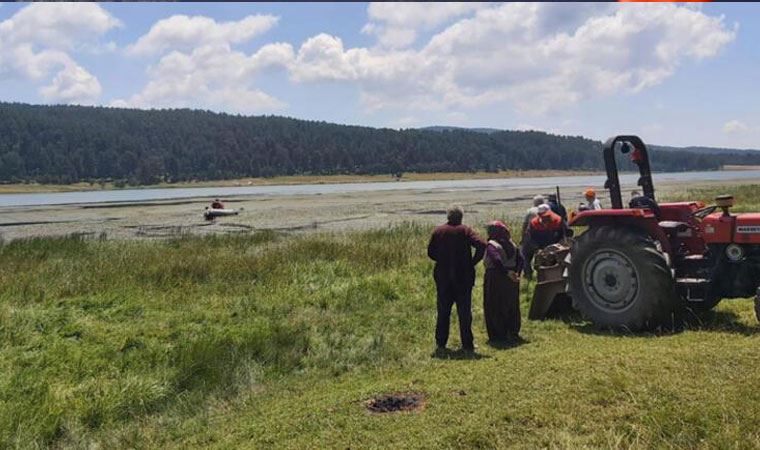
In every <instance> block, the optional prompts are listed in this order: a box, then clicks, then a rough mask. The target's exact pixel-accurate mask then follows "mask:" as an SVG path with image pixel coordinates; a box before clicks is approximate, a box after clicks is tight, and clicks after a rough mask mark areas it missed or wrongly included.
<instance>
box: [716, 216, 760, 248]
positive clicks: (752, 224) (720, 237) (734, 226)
mask: <svg viewBox="0 0 760 450" xmlns="http://www.w3.org/2000/svg"><path fill="white" fill-rule="evenodd" d="M702 227H703V230H704V237H705V242H706V243H708V244H719V243H722V244H727V243H731V242H735V243H737V244H760V213H746V214H736V215H731V216H724V215H723V214H722V213H715V214H710V215H709V216H707V217H705V219H704V220H703V221H702Z"/></svg>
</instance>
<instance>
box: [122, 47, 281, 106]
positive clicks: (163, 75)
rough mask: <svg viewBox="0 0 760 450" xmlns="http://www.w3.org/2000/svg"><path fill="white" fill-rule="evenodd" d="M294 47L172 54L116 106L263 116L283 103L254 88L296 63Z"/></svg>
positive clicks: (166, 56)
mask: <svg viewBox="0 0 760 450" xmlns="http://www.w3.org/2000/svg"><path fill="white" fill-rule="evenodd" d="M293 58H294V56H293V48H292V47H291V46H290V44H284V43H274V44H267V45H265V46H264V47H262V48H261V49H259V50H258V51H257V52H256V53H254V54H253V55H250V56H248V55H245V54H244V53H242V52H239V51H235V50H233V49H232V48H230V46H229V45H226V44H216V45H204V46H201V47H198V48H196V49H194V50H193V51H192V52H190V53H182V52H178V51H173V52H171V53H169V54H167V55H165V56H163V57H162V58H161V59H160V60H159V61H158V63H157V64H156V65H155V66H153V67H151V68H150V69H149V71H148V74H149V77H150V81H149V82H148V84H147V85H146V86H145V87H144V88H143V89H142V91H141V92H139V93H138V94H135V95H133V96H132V97H130V98H129V99H120V100H116V101H114V102H113V103H112V106H131V107H138V108H165V107H200V108H206V109H211V110H215V111H228V112H238V113H246V114H250V113H259V112H268V111H272V110H277V109H282V108H284V107H285V104H284V103H283V102H282V101H280V100H278V99H276V98H274V97H272V96H271V95H269V94H267V93H265V92H262V91H261V90H259V89H257V88H255V87H253V86H252V81H253V80H254V79H255V76H256V75H257V74H259V73H261V72H262V71H265V70H269V69H273V68H277V67H282V66H287V65H289V64H290V63H291V62H292V61H293Z"/></svg>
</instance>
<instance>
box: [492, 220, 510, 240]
mask: <svg viewBox="0 0 760 450" xmlns="http://www.w3.org/2000/svg"><path fill="white" fill-rule="evenodd" d="M487 229H488V239H493V240H495V241H508V240H509V238H510V232H509V227H508V226H507V224H505V223H504V222H502V221H501V220H494V221H492V222H490V223H489V224H488V228H487Z"/></svg>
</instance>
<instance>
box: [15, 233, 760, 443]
mask: <svg viewBox="0 0 760 450" xmlns="http://www.w3.org/2000/svg"><path fill="white" fill-rule="evenodd" d="M517 225H518V224H516V223H513V224H512V227H513V229H517ZM429 232H430V230H429V229H428V228H427V227H421V226H417V225H414V224H406V225H402V226H397V227H393V228H384V229H377V230H371V231H366V232H350V233H332V234H311V235H300V236H291V235H285V234H278V233H274V232H261V233H254V234H251V235H235V236H208V237H182V238H178V239H174V240H167V241H151V242H141V241H102V240H88V239H83V238H44V239H28V240H16V241H12V242H6V243H3V244H2V245H0V261H2V264H1V265H0V448H14V447H17V448H35V447H51V446H52V447H72V448H86V447H92V446H96V447H111V448H122V447H123V448H159V447H162V448H163V447H176V448H189V447H204V448H205V447H218V448H233V447H247V448H267V447H286V448H323V447H340V448H346V447H349V446H350V447H357V446H358V447H382V446H395V447H398V446H405V447H428V448H429V447H443V448H473V447H480V448H494V447H506V446H511V445H517V446H520V445H525V446H527V447H576V446H590V447H639V448H650V447H660V446H671V447H676V448H681V447H683V448H692V447H708V446H713V445H720V444H723V443H725V445H726V446H728V447H751V446H752V445H751V444H748V443H749V442H756V439H758V437H760V436H759V435H758V432H757V430H758V429H760V428H758V426H759V425H760V422H758V420H759V419H758V417H760V406H758V405H760V397H758V392H760V391H758V390H757V389H756V388H757V386H760V370H757V369H758V368H759V367H760V359H758V357H757V352H756V351H755V349H756V347H757V344H759V343H760V341H759V340H758V337H757V335H756V331H757V327H756V326H755V324H754V319H753V318H752V309H751V308H752V307H751V304H749V303H748V302H739V303H734V304H728V305H721V307H720V308H721V309H720V310H719V311H718V312H717V313H715V314H714V315H712V316H708V317H705V318H701V319H700V320H701V322H698V323H697V325H695V326H694V327H692V328H689V329H687V330H686V331H684V332H682V333H673V334H664V335H633V336H629V335H609V334H599V333H596V332H595V331H594V330H593V329H592V328H590V327H588V326H587V324H585V323H583V322H573V321H569V322H561V321H548V322H524V328H523V336H524V337H525V338H526V341H527V343H526V344H525V345H523V346H520V347H518V348H515V349H510V350H500V349H492V348H490V347H488V346H486V345H485V344H484V343H485V336H484V327H483V322H482V310H481V308H480V298H481V295H482V292H481V290H480V286H479V285H477V286H476V290H475V293H474V296H473V298H474V302H473V306H474V310H475V324H474V328H475V334H476V341H477V342H478V343H479V345H480V346H481V348H480V350H479V353H480V355H479V358H478V359H472V360H463V359H459V357H458V356H457V355H456V354H454V355H452V358H451V359H435V358H431V351H432V348H433V339H432V327H433V323H434V311H435V306H434V305H435V291H434V286H433V284H432V282H431V278H430V273H431V268H432V264H431V263H430V262H429V261H428V260H427V257H426V255H425V247H426V244H427V239H428V236H429V234H428V233H429ZM516 238H518V239H519V236H518V237H516ZM524 288H525V286H524ZM529 294H530V289H528V293H527V295H524V296H523V299H524V303H523V311H524V312H525V311H526V310H527V298H528V297H529ZM452 327H456V324H455V323H454V324H452ZM456 335H457V333H456V331H455V328H452V345H453V346H455V345H457V341H458V338H457V337H456ZM395 391H423V392H425V393H426V394H427V395H428V407H427V408H426V409H425V410H424V411H423V412H421V413H417V414H404V415H391V416H389V417H376V416H372V415H369V414H367V413H366V412H365V411H364V409H363V403H362V402H363V400H365V399H366V398H368V397H370V396H372V395H374V394H376V393H379V392H395ZM744 439H747V440H746V441H745V440H744ZM750 439H755V441H750Z"/></svg>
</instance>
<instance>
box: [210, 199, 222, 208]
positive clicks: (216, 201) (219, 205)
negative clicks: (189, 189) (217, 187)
mask: <svg viewBox="0 0 760 450" xmlns="http://www.w3.org/2000/svg"><path fill="white" fill-rule="evenodd" d="M211 209H224V203H222V202H221V201H220V200H219V199H218V198H216V199H214V201H213V202H211Z"/></svg>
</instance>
